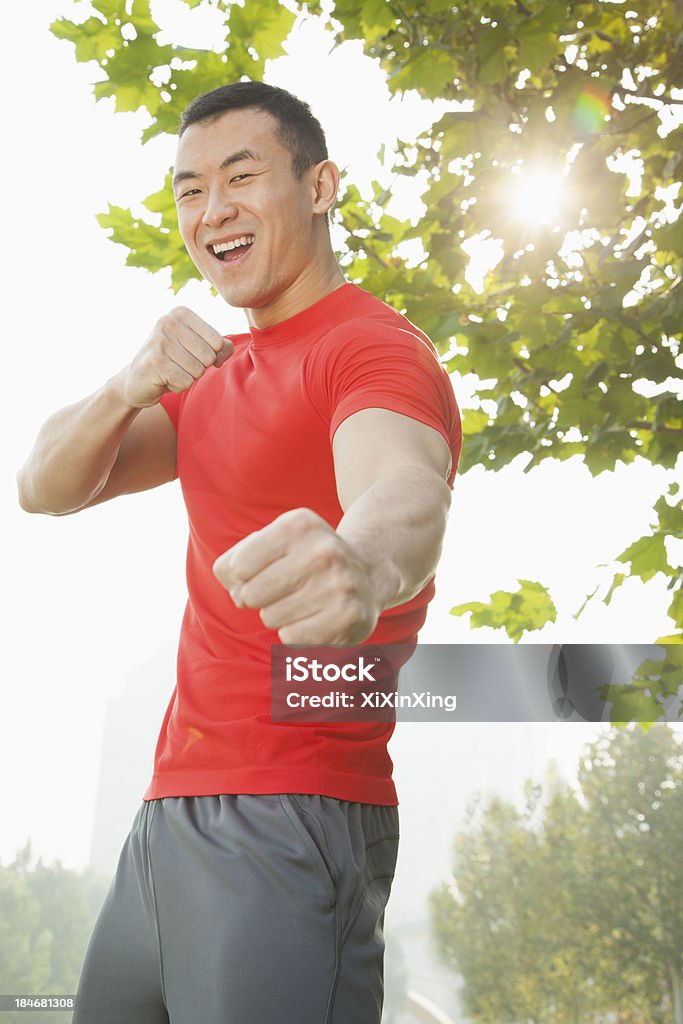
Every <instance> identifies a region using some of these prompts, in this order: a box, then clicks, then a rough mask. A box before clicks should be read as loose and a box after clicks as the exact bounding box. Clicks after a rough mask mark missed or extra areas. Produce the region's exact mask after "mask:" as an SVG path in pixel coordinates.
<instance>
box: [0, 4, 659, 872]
mask: <svg viewBox="0 0 683 1024" xmlns="http://www.w3.org/2000/svg"><path fill="white" fill-rule="evenodd" d="M152 9H153V12H154V14H155V16H156V17H157V19H158V20H159V22H160V23H161V24H163V26H164V28H165V29H166V30H167V31H168V33H169V38H173V39H174V40H175V41H177V42H182V43H184V44H185V45H189V46H194V45H200V46H201V45H207V42H208V41H210V33H211V17H212V12H208V15H207V17H206V20H203V16H202V15H201V11H200V12H194V13H193V12H190V11H189V9H188V8H187V7H186V6H185V5H184V4H183V3H181V0H159V2H157V3H153V4H152ZM71 10H72V5H70V4H68V3H65V2H56V0H43V2H41V3H40V4H21V5H20V4H15V5H13V8H12V12H11V22H12V24H11V28H12V37H13V39H14V40H15V41H16V45H8V46H6V48H5V55H4V58H3V62H2V68H1V69H0V70H1V74H2V76H3V78H4V81H3V83H2V85H3V95H5V96H6V97H8V101H7V102H6V104H5V105H4V110H3V118H4V125H3V127H4V135H5V138H6V139H8V140H9V143H10V144H9V148H8V149H7V150H6V151H5V159H4V160H3V166H2V172H1V173H2V175H3V179H4V180H3V196H4V199H5V203H4V209H3V222H4V227H5V240H6V243H7V244H6V245H5V246H3V253H2V260H3V281H4V282H5V283H6V285H7V286H8V287H7V290H6V293H5V294H6V299H5V304H4V308H5V319H6V322H5V336H6V342H5V345H4V370H5V381H6V386H5V401H4V402H3V409H2V416H3V421H4V422H3V436H4V440H5V443H4V445H3V451H2V456H1V459H2V463H1V465H2V474H1V476H0V486H1V487H2V495H1V496H2V503H3V514H4V522H5V524H6V528H5V530H4V531H3V535H2V537H3V542H4V543H3V571H4V578H5V587H4V594H5V602H6V605H5V610H4V620H5V624H6V638H5V647H4V654H5V665H4V671H3V683H2V687H1V689H0V694H1V695H0V721H2V724H3V741H2V744H1V745H0V777H1V778H2V783H1V784H0V812H1V813H2V821H3V828H2V830H1V831H0V860H6V859H8V858H10V857H11V856H12V855H13V853H14V851H15V850H16V848H17V846H18V845H19V844H20V843H22V842H24V841H25V840H26V838H28V837H31V840H32V842H33V845H34V849H35V850H36V851H37V852H38V853H41V854H43V855H44V856H45V857H46V858H47V859H50V858H53V857H60V858H61V859H62V860H63V862H64V863H66V864H70V865H74V866H78V865H83V864H84V863H85V862H86V860H87V854H88V847H89V843H90V832H91V828H92V821H93V813H94V801H95V792H96V783H97V772H98V768H99V757H100V750H101V741H102V728H103V722H104V716H105V712H106V708H107V702H108V701H110V700H112V699H113V698H115V697H117V696H118V695H120V694H121V692H122V691H123V688H124V684H125V678H126V674H127V673H129V672H130V671H131V669H133V668H134V667H135V666H138V665H142V664H144V663H145V661H146V660H147V659H148V658H149V657H150V655H151V654H152V652H153V651H154V650H155V648H156V647H157V646H158V644H159V643H160V642H161V641H164V640H166V638H167V637H168V636H169V634H171V635H175V636H177V631H178V629H179V626H180V619H181V615H182V610H183V606H184V601H185V594H186V592H185V583H184V557H185V542H186V536H187V526H186V518H185V512H184V508H183V505H182V499H181V495H180V490H179V486H178V484H177V482H176V483H174V484H172V485H168V486H165V487H163V488H159V489H157V490H155V491H151V492H147V493H145V494H141V495H134V496H129V497H124V498H121V499H118V500H117V501H115V502H113V503H108V504H105V505H102V506H98V507H96V508H94V509H90V510H88V511H86V512H84V513H82V514H79V515H75V516H67V517H56V518H51V517H47V516H29V515H27V514H26V513H24V512H22V510H21V509H20V508H19V506H18V503H17V499H16V486H15V473H16V471H17V469H18V468H19V466H20V465H21V463H22V462H23V460H24V459H25V458H26V456H27V455H28V452H29V451H30V448H31V446H32V444H33V441H34V438H35V435H36V433H37V431H38V429H39V428H40V426H41V424H42V423H43V422H44V420H45V419H46V418H47V417H48V416H49V415H50V414H51V413H52V412H54V411H56V410H57V409H60V408H62V407H63V406H65V405H67V404H69V403H71V402H74V401H76V400H78V399H80V398H82V397H83V396H84V395H86V394H90V393H92V392H93V391H95V390H96V389H97V388H99V387H100V386H101V385H102V384H103V383H104V381H105V380H107V379H108V378H109V377H110V376H112V375H113V374H114V373H116V372H117V371H118V370H119V369H120V368H121V367H122V366H123V365H125V364H126V363H127V362H129V361H130V359H131V358H132V357H133V356H134V355H135V353H136V352H137V350H138V349H139V348H140V346H141V345H142V344H143V342H144V340H145V338H146V337H147V335H148V333H149V331H150V330H151V328H152V326H153V325H154V323H155V322H156V320H157V319H158V318H159V317H160V316H161V315H162V314H163V313H165V312H167V311H168V310H169V309H170V308H172V307H173V306H175V305H178V304H183V305H187V306H189V307H191V308H192V309H194V310H195V311H196V312H197V313H198V314H199V315H200V316H201V317H203V318H204V319H205V320H207V321H208V322H209V323H211V324H212V325H213V326H215V327H216V328H217V329H218V330H220V331H221V333H228V332H229V331H230V330H244V329H245V326H244V325H245V320H244V316H243V313H242V312H241V311H239V310H233V309H230V308H229V307H227V306H226V305H225V303H224V302H223V300H222V299H220V298H216V297H212V296H211V294H210V292H209V290H208V286H206V285H205V284H203V283H200V282H193V283H191V284H189V285H187V286H186V288H184V289H183V290H182V291H181V292H180V293H179V294H178V295H173V293H172V292H171V290H170V287H169V279H168V277H167V276H166V275H165V274H160V275H157V276H151V275H149V274H148V273H147V272H145V271H143V270H139V269H134V268H126V267H125V266H124V260H125V250H124V249H123V248H122V247H120V246H115V245H113V244H112V243H111V242H109V241H108V240H107V238H106V234H105V232H104V231H103V230H102V229H101V228H100V227H99V225H98V224H97V221H96V219H95V217H96V214H97V213H99V212H102V211H104V210H106V207H107V203H108V202H112V203H115V204H119V205H122V206H131V205H132V204H134V203H135V202H136V201H137V200H139V199H141V198H143V197H144V196H146V195H148V194H149V193H151V192H153V191H156V190H157V189H158V188H159V187H160V185H161V182H162V180H163V175H164V173H165V171H166V169H167V167H168V166H169V164H170V163H171V162H172V160H173V153H174V140H172V139H169V138H165V137H162V138H159V139H155V140H153V141H152V142H150V143H149V144H147V145H146V146H144V147H142V146H141V145H140V143H139V132H140V130H141V129H142V128H143V127H144V126H145V124H146V123H147V118H146V115H145V114H144V112H142V113H136V114H114V112H113V105H112V103H111V102H110V101H103V102H100V103H99V104H96V103H95V102H94V99H93V97H92V95H91V87H90V83H91V81H92V77H93V69H92V68H90V67H86V66H84V65H79V64H77V63H76V62H75V59H74V56H73V47H72V46H71V45H70V44H68V43H66V42H62V41H59V40H57V39H55V38H54V37H53V36H52V35H51V33H50V32H49V30H48V29H49V24H50V22H51V21H52V20H53V18H54V17H56V16H57V15H59V14H66V15H68V13H69V12H70V11H71ZM330 48H331V42H330V39H329V37H326V36H325V35H324V34H323V33H321V31H320V29H318V28H316V26H315V25H313V24H310V23H309V24H305V25H303V26H301V27H300V28H299V29H298V30H297V31H296V32H295V34H294V35H293V37H292V38H291V40H290V43H289V44H288V51H289V52H288V55H287V56H285V57H283V58H280V59H278V60H276V61H272V62H270V64H269V65H268V67H267V73H266V76H265V80H266V81H268V82H271V83H272V84H275V85H280V86H284V87H285V88H287V89H290V90H291V91H293V92H295V93H297V94H298V95H300V96H301V97H302V98H304V99H306V100H307V101H308V102H309V103H310V104H311V106H312V109H313V111H314V113H315V114H316V115H317V116H318V117H319V119H320V120H321V122H322V123H323V125H324V127H325V129H326V132H327V136H328V143H329V149H330V154H331V156H332V158H333V159H336V160H337V162H338V163H339V164H340V165H341V166H344V167H346V168H347V170H348V173H349V177H350V178H351V180H353V181H355V182H356V183H357V184H358V185H359V187H360V188H361V191H363V190H367V187H368V184H369V182H370V181H371V180H372V179H373V178H374V177H377V176H378V175H381V173H382V172H381V168H380V167H379V166H378V164H377V159H376V154H377V151H378V149H379V147H380V146H381V145H382V143H385V142H386V143H387V144H389V145H391V144H393V142H394V140H395V138H396V137H397V135H399V134H400V135H402V136H404V137H406V136H409V135H410V134H412V133H415V132H417V131H418V130H419V128H420V127H421V126H422V125H424V124H426V123H428V121H429V119H430V116H431V114H430V107H429V105H428V104H425V103H423V102H422V101H420V100H419V98H418V97H417V96H416V94H414V93H413V94H409V95H407V96H406V97H405V98H404V99H403V100H399V99H397V98H393V99H392V98H390V97H389V93H388V90H387V88H386V84H385V82H384V79H383V74H382V72H381V70H380V69H379V67H378V66H377V65H376V64H375V63H374V62H372V61H369V60H368V59H366V58H365V57H364V56H363V55H362V51H361V46H360V43H345V44H344V45H343V46H342V47H340V48H339V49H337V50H334V51H333V52H330ZM217 84H218V83H217ZM398 187H399V186H397V188H398ZM400 188H401V189H403V191H402V192H398V191H397V193H396V197H395V203H396V205H395V208H394V211H393V212H396V214H397V215H400V216H405V217H414V216H416V215H417V212H418V210H419V205H418V204H416V201H415V196H414V195H413V196H412V197H411V194H410V192H411V185H410V182H407V181H402V182H401V183H400ZM454 386H455V388H456V394H457V396H458V398H459V399H460V401H461V402H464V401H465V400H466V397H467V395H466V389H465V386H464V382H456V381H454ZM664 479H665V474H664V473H663V471H660V470H656V469H652V468H651V467H648V466H647V465H645V464H643V463H636V464H635V465H633V466H630V467H621V468H620V469H618V470H617V471H616V472H614V473H609V474H608V473H604V474H602V475H601V476H599V477H598V478H596V479H592V478H591V477H590V475H589V473H588V471H587V470H586V469H585V468H584V467H583V466H581V465H580V463H579V462H578V461H576V460H570V461H569V462H565V463H561V464H558V463H551V462H550V461H547V462H546V463H545V464H544V465H543V466H541V467H539V468H537V469H535V470H534V471H532V472H531V473H530V474H528V475H526V476H525V475H524V474H523V473H522V472H521V470H520V468H519V464H513V465H512V466H509V467H507V468H506V469H504V470H501V471H499V472H498V473H490V472H484V471H483V470H482V469H481V468H475V469H474V470H472V471H471V472H470V473H468V474H467V476H466V477H462V478H459V479H457V481H456V486H455V490H454V499H453V508H452V513H451V518H450V522H449V528H448V532H447V536H446V540H445V544H444V550H443V556H442V561H441V564H440V567H439V571H438V573H437V597H436V598H435V600H434V602H433V604H432V607H431V609H430V614H429V618H428V621H427V624H426V625H425V628H424V630H423V632H422V634H421V640H423V641H424V642H431V643H472V642H501V641H503V640H505V638H504V637H501V636H500V635H499V634H497V633H493V632H492V631H488V630H483V631H477V632H472V631H470V629H469V627H468V623H467V619H463V618H455V617H453V616H452V615H450V614H449V610H450V608H451V607H452V606H453V605H454V604H457V603H459V602H463V601H466V600H483V599H486V598H487V597H488V595H489V594H490V593H491V592H492V591H493V590H495V589H498V588H504V589H514V588H515V587H516V580H517V579H518V578H528V579H538V580H541V581H542V582H543V583H545V584H546V585H547V586H549V588H550V590H551V592H552V593H553V596H554V598H555V601H556V604H557V606H558V610H559V617H558V621H557V623H555V624H554V625H549V626H548V627H546V628H545V629H544V630H543V631H542V632H541V633H539V634H537V635H535V636H534V637H533V638H531V642H543V643H549V642H552V643H554V642H560V641H562V642H566V643H571V642H575V643H622V642H631V643H648V642H651V641H652V640H653V639H654V638H655V637H656V636H658V635H660V634H662V633H666V632H669V631H670V621H669V620H668V618H667V617H666V614H665V609H666V606H667V604H668V600H669V595H668V594H667V592H666V589H665V586H664V582H663V580H661V579H659V578H657V579H655V580H654V581H652V583H650V584H649V585H648V586H647V588H645V587H644V586H643V585H641V584H640V583H639V582H637V581H630V582H628V583H626V584H625V585H624V586H623V587H622V588H621V590H620V591H619V592H618V593H617V594H616V595H615V597H614V599H613V601H612V603H611V605H610V606H609V607H608V608H606V607H604V606H603V605H601V604H595V606H594V607H591V608H589V610H588V611H587V612H586V613H585V614H584V615H583V616H582V617H581V618H580V619H579V620H578V621H576V620H574V618H573V613H574V612H575V611H576V610H577V608H578V607H579V606H580V604H581V603H582V601H583V598H584V596H585V595H586V594H587V593H588V592H589V591H591V590H592V589H593V588H594V586H595V584H596V583H597V582H598V580H599V579H600V578H601V576H600V570H598V569H596V565H597V564H598V563H600V562H606V561H608V560H609V559H611V558H613V557H614V556H615V555H617V554H618V553H619V552H620V551H621V550H622V549H623V548H624V547H626V546H627V544H628V543H630V542H631V541H632V540H634V539H636V538H637V537H639V536H641V534H643V533H644V532H646V531H647V529H648V524H649V522H650V518H651V514H650V509H651V506H652V503H653V501H654V500H655V499H656V497H657V496H658V495H659V494H660V493H661V490H662V485H663V481H664ZM554 742H555V743H556V745H557V749H558V750H560V753H561V751H562V749H563V743H564V744H566V751H567V753H566V758H567V763H569V761H570V760H571V758H572V757H574V753H575V749H576V734H574V737H572V736H571V735H570V734H569V732H568V731H566V733H565V736H564V738H563V739H562V738H557V736H556V739H555V740H554ZM122 756H123V755H122Z"/></svg>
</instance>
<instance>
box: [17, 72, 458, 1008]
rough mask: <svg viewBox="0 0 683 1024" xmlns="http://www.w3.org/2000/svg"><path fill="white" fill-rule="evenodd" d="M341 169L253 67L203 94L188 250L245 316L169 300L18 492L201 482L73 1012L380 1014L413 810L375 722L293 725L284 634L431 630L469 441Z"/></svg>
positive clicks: (183, 168) (49, 506)
mask: <svg viewBox="0 0 683 1024" xmlns="http://www.w3.org/2000/svg"><path fill="white" fill-rule="evenodd" d="M338 183H339V172H338V169H337V167H336V166H335V164H334V163H332V162H331V161H330V160H329V159H328V155H327V149H326V145H325V138H324V135H323V132H322V129H321V127H320V125H319V124H318V122H317V121H316V120H315V118H314V117H313V116H312V114H311V112H310V109H309V108H308V106H307V105H306V104H304V103H302V102H301V101H300V100H298V99H296V98H295V97H293V96H291V95H290V94H289V93H287V92H285V91H284V90H281V89H274V88H272V87H270V86H266V85H264V84H261V83H256V82H240V83H237V84H234V85H229V86H225V87H222V88H219V89H216V90H214V91H212V92H210V93H207V94H205V95H203V96H200V97H198V98H197V99H196V100H195V101H193V103H192V104H190V106H189V107H188V109H187V110H186V111H185V113H184V115H183V118H182V121H181V126H180V138H179V144H178V151H177V158H176V165H175V178H174V190H175V197H176V202H177V208H178V220H179V226H180V230H181V234H182V237H183V241H184V242H185V245H186V247H187V250H188V252H189V254H190V256H191V257H192V259H193V261H194V263H195V264H196V266H197V268H198V269H199V271H200V272H201V274H202V275H203V276H204V277H205V278H206V279H207V280H208V281H210V282H211V284H212V285H213V286H214V287H215V288H216V289H217V291H218V292H219V293H220V295H222V297H223V298H224V299H225V300H226V302H227V303H229V304H230V305H232V306H240V307H242V308H244V309H245V311H246V315H247V319H248V323H249V328H250V329H249V332H248V333H245V334H241V335H237V336H233V338H232V339H226V338H223V337H222V336H221V335H220V334H219V333H218V332H217V331H216V330H214V329H213V328H212V327H210V326H209V325H208V324H206V323H205V322H204V321H203V320H202V319H201V318H200V317H198V316H197V315H196V314H195V313H193V312H192V311H191V310H189V309H186V308H183V307H178V308H176V309H174V310H172V311H171V313H169V314H168V315H167V316H164V317H162V318H161V319H160V320H159V322H158V323H157V324H156V325H155V326H154V328H153V329H152V331H151V333H150V334H149V336H148V338H147V340H146V341H145V343H144V344H143V346H142V347H141V349H140V351H139V352H138V354H137V355H136V356H135V358H134V359H133V360H132V362H131V363H130V364H129V365H128V366H126V367H124V369H123V370H121V371H120V372H119V373H118V374H116V375H115V376H114V377H112V378H111V379H110V380H108V381H107V382H106V383H105V384H104V385H103V386H102V387H101V388H100V389H99V390H98V391H96V392H95V393H94V394H92V395H90V396H88V397H87V398H85V399H83V400H82V401H81V402H78V403H76V404H75V405H72V406H69V407H68V408H66V409H63V410H61V411H60V412H58V413H56V414H55V415H53V416H52V417H51V418H50V419H49V420H48V421H47V422H46V423H45V425H44V426H43V428H42V429H41V432H40V434H39V435H38V438H37V440H36V444H35V447H34V449H33V452H32V453H31V455H30V457H29V459H28V460H27V462H26V464H25V466H24V467H23V468H22V470H21V471H20V473H19V477H18V482H19V492H20V501H21V504H22V507H23V508H24V509H26V510H27V511H30V512H42V513H48V514H51V515H67V514H71V513H73V512H77V511H80V510H82V509H85V508H89V507H90V506H92V505H96V504H98V503H99V502H102V501H107V500H109V499H110V498H113V497H115V496H117V495H120V494H129V493H132V492H135V491H141V490H145V489H147V488H150V487H156V486H158V485H159V484H162V483H165V482H168V481H171V480H173V479H175V477H176V476H177V477H179V479H180V482H181V485H182V489H183V495H184V498H185V502H186V505H187V510H188V517H189V523H190V537H189V545H188V557H187V580H188V593H189V598H188V603H187V608H186V612H185V616H184V619H183V624H182V630H181V637H180V644H179V651H178V676H177V685H176V689H175V691H174V693H173V696H172V698H171V702H170V704H169V707H168V710H167V713H166V716H165V718H164V722H163V725H162V728H161V734H160V737H159V741H158V745H157V750H156V754H155V762H154V774H153V778H152V781H151V783H150V785H149V787H148V789H147V791H146V792H145V794H144V798H143V803H142V806H141V807H140V809H139V811H138V814H137V815H136V818H135V820H134V822H133V826H132V828H131V832H130V835H129V836H128V838H127V840H126V843H125V844H124V847H123V850H122V853H121V858H120V861H119V865H118V868H117V872H116V876H115V878H114V880H113V883H112V887H111V890H110V892H109V894H108V896H107V899H106V901H105V904H104V906H103V908H102V911H101V913H100V916H99V918H98V921H97V923H96V926H95V929H94V931H93V935H92V937H91V940H90V945H89V948H88V952H87V955H86V959H85V963H84V966H83V970H82V974H81V979H80V983H79V989H78V993H77V999H76V1011H75V1015H74V1022H75V1024H168V1022H169V1021H171V1022H172V1024H199V1022H201V1024H219V1022H221V1024H228V1022H230V1024H271V1022H275V1021H278V1022H280V1024H379V1021H380V1018H381V1008H382V997H383V991H382V977H383V973H382V971H383V950H384V943H383V937H382V926H383V920H384V909H385V906H386V902H387V899H388V897H389V893H390V888H391V881H392V878H393V874H394V868H395V863H396V856H397V844H398V811H397V804H398V800H397V797H396V791H395V788H394V784H393V781H392V778H391V768H392V763H391V759H390V757H389V754H388V751H387V741H388V740H389V738H390V736H391V731H392V728H391V726H388V725H387V724H386V723H377V722H350V721H343V722H334V723H332V722H327V723H310V722H308V723H299V724H297V723H296V722H289V721H288V722H285V723H283V722H274V721H272V720H271V718H270V716H269V707H270V705H269V696H270V689H269V688H270V647H271V644H273V643H278V642H281V643H287V644H323V645H326V644H355V643H361V642H363V641H366V640H372V642H376V643H388V642H403V643H410V642H413V641H414V640H415V637H416V635H417V631H418V630H419V628H420V626H421V625H422V623H423V621H424V617H425V613H426V607H427V603H428V601H429V600H430V598H431V596H432V594H433V576H434V571H435V567H436V564H437V561H438V558H439V553H440V549H441V543H442V538H443V533H444V528H445V522H446V517H447V513H448V508H449V503H450V493H451V488H452V485H453V479H454V476H455V471H456V468H457V462H458V456H459V452H460V443H461V432H460V422H459V416H458V410H457V407H456V404H455V400H454V398H453V393H452V389H451V387H450V383H449V381H448V377H447V374H446V372H445V370H444V368H443V367H442V366H441V365H440V363H439V361H438V358H437V356H436V353H435V351H434V349H433V346H432V345H431V343H430V342H429V340H428V339H427V338H426V336H425V335H424V334H422V333H421V332H420V331H419V330H418V328H416V327H415V326H413V325H412V324H411V323H410V322H409V321H408V320H406V319H405V318H404V317H402V316H401V315H400V314H398V313H397V312H396V311H394V310H392V309H391V308H390V307H388V306H387V305H385V304H384V303H383V302H381V301H379V300H378V299H376V298H374V297H372V296H371V295H369V294H368V293H367V292H365V291H363V290H362V289H360V288H358V287H357V286H355V285H354V284H351V283H348V282H346V281H345V278H344V276H343V274H342V272H341V270H340V268H339V266H338V264H337V261H336V258H335V256H334V252H333V250H332V247H331V243H330V236H329V229H328V218H327V214H328V211H329V210H330V208H331V207H332V205H333V203H334V201H335V197H336V194H337V188H338Z"/></svg>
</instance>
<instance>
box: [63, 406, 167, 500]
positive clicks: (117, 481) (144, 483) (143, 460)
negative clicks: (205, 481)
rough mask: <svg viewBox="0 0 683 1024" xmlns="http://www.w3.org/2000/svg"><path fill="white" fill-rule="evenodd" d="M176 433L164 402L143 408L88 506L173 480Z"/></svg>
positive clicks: (127, 432)
mask: <svg viewBox="0 0 683 1024" xmlns="http://www.w3.org/2000/svg"><path fill="white" fill-rule="evenodd" d="M176 456H177V435H176V431H175V427H174V426H173V424H172V422H171V420H170V419H169V417H168V414H167V413H166V412H165V411H164V409H163V408H162V406H161V405H152V406H150V407H149V408H148V409H142V410H141V412H140V413H139V414H138V415H137V416H136V418H135V419H134V420H133V423H132V424H131V426H130V427H129V428H128V430H127V431H126V434H125V436H124V438H123V441H122V442H121V446H120V448H119V452H118V455H117V457H116V462H115V463H114V465H113V466H112V468H111V472H110V473H109V477H108V478H107V482H106V484H105V485H104V487H103V488H102V490H101V491H100V492H99V494H97V495H96V497H94V498H93V499H92V500H91V501H89V502H88V504H87V505H83V508H90V507H91V506H92V505H99V504H101V503H102V502H103V501H109V500H110V499H111V498H116V497H118V496H119V495H121V494H134V493H136V492H137V491H147V490H149V489H150V488H152V487H159V486H160V485H161V484H165V483H168V482H170V481H171V480H173V479H174V478H175V475H176Z"/></svg>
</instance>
